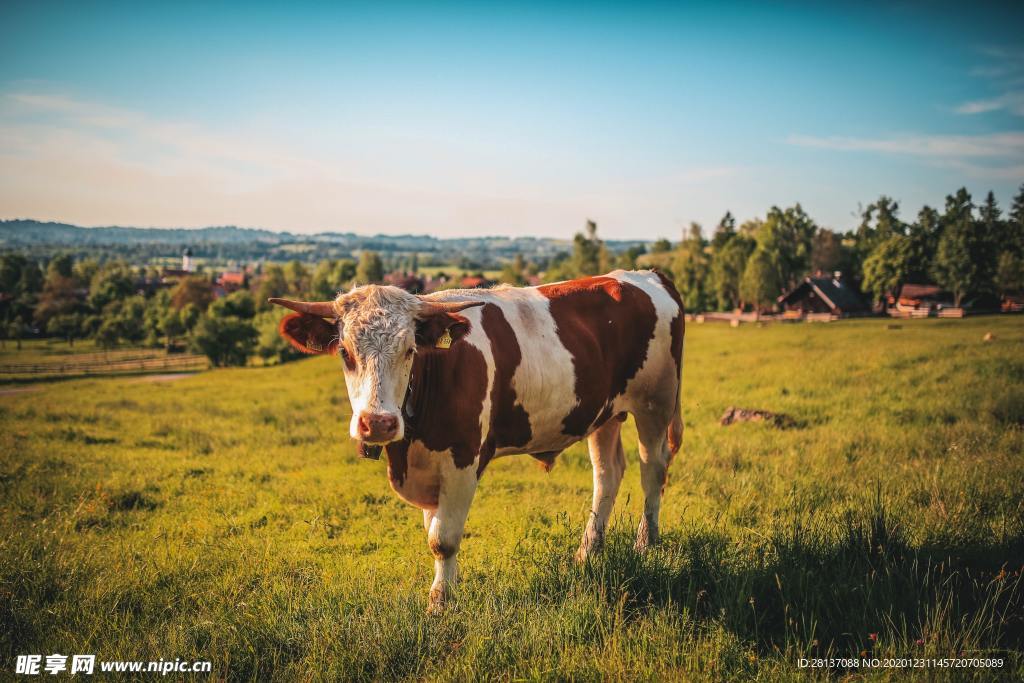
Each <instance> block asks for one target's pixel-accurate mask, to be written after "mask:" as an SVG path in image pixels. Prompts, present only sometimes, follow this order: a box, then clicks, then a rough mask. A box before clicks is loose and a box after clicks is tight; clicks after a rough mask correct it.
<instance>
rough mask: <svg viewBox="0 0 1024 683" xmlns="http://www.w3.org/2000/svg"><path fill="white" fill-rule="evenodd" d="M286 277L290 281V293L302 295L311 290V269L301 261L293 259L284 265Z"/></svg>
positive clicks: (297, 295)
mask: <svg viewBox="0 0 1024 683" xmlns="http://www.w3.org/2000/svg"><path fill="white" fill-rule="evenodd" d="M284 278H285V281H287V283H288V293H289V294H291V295H292V296H296V297H299V296H302V295H303V294H305V293H306V292H307V291H308V290H309V269H308V268H306V266H304V265H303V264H302V262H301V261H298V260H292V261H289V262H288V263H286V264H285V266H284Z"/></svg>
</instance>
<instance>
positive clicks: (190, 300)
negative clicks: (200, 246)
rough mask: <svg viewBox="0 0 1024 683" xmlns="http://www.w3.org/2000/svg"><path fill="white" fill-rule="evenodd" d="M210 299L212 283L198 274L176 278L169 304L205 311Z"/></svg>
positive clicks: (211, 297)
mask: <svg viewBox="0 0 1024 683" xmlns="http://www.w3.org/2000/svg"><path fill="white" fill-rule="evenodd" d="M282 293H283V292H282ZM212 301H213V284H212V283H211V282H210V281H209V280H208V279H206V278H205V277H202V276H200V275H193V276H190V277H184V278H182V279H180V280H178V284H176V285H175V286H174V289H172V290H171V306H173V307H174V308H175V309H178V310H181V309H183V308H185V307H186V306H189V305H192V306H195V307H196V308H197V309H199V310H200V311H205V310H206V307H207V306H209V305H210V303H211V302H212Z"/></svg>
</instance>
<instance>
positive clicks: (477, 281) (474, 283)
mask: <svg viewBox="0 0 1024 683" xmlns="http://www.w3.org/2000/svg"><path fill="white" fill-rule="evenodd" d="M490 284H491V283H490V281H489V280H488V279H487V278H484V277H475V276H471V275H467V276H466V277H464V278H462V286H463V287H464V288H466V289H476V288H477V287H487V286H488V285H490Z"/></svg>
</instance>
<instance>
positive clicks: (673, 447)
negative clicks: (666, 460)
mask: <svg viewBox="0 0 1024 683" xmlns="http://www.w3.org/2000/svg"><path fill="white" fill-rule="evenodd" d="M682 445H683V416H682V409H681V408H680V407H679V392H678V391H677V392H676V410H675V412H674V413H673V414H672V421H671V422H669V423H668V452H669V457H672V456H674V455H675V454H676V453H678V452H679V447H680V446H682Z"/></svg>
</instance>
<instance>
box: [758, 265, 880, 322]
mask: <svg viewBox="0 0 1024 683" xmlns="http://www.w3.org/2000/svg"><path fill="white" fill-rule="evenodd" d="M778 303H779V305H780V306H781V307H782V310H783V311H784V312H785V314H786V317H798V316H804V315H808V314H818V313H826V314H829V315H836V316H848V315H859V314H864V313H870V312H871V308H870V306H868V305H867V303H865V301H864V298H863V297H862V296H861V294H860V292H859V291H857V289H856V288H855V287H854V286H853V285H852V284H850V283H849V282H847V281H846V280H843V279H842V276H841V275H840V274H839V273H836V274H835V275H834V276H833V277H827V276H825V277H818V276H813V277H805V278H804V281H803V282H801V283H800V284H798V285H797V286H796V287H794V288H793V289H792V290H791V291H789V292H787V293H786V294H783V295H782V296H780V297H779V298H778Z"/></svg>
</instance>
